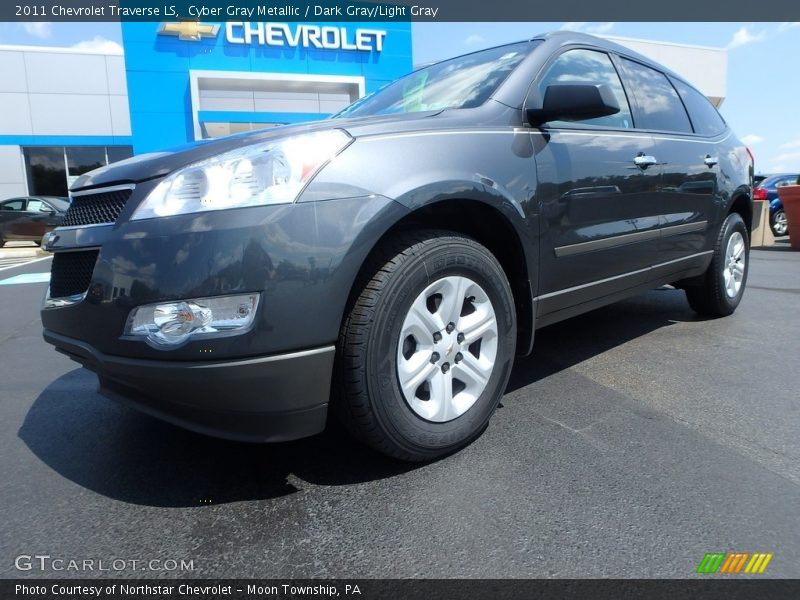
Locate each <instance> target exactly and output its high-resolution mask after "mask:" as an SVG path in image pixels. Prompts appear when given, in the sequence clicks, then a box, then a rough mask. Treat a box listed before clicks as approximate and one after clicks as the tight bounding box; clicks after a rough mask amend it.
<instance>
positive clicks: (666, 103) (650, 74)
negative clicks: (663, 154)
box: [622, 58, 692, 133]
mask: <svg viewBox="0 0 800 600" xmlns="http://www.w3.org/2000/svg"><path fill="white" fill-rule="evenodd" d="M622 65H623V78H624V79H625V80H626V83H627V86H626V87H627V88H628V91H629V92H632V95H633V98H634V100H635V102H634V114H633V120H634V123H635V124H636V128H637V129H653V130H656V131H674V132H677V133H692V125H691V123H690V122H689V115H687V114H686V109H684V108H683V102H681V99H680V97H679V96H678V92H676V91H675V88H674V87H672V84H671V83H670V82H669V79H667V77H666V76H665V75H664V74H663V73H661V72H660V71H656V70H655V69H651V68H650V67H646V66H644V65H642V64H639V63H637V62H634V61H632V60H628V59H626V58H623V59H622Z"/></svg>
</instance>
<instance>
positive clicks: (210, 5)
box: [0, 0, 800, 23]
mask: <svg viewBox="0 0 800 600" xmlns="http://www.w3.org/2000/svg"><path fill="white" fill-rule="evenodd" d="M192 6H195V7H204V8H205V9H206V10H207V13H206V14H205V16H202V15H201V16H197V15H196V14H195V15H192V14H190V7H192ZM316 7H319V8H326V9H329V10H328V11H327V12H326V14H322V15H320V14H317V13H319V12H320V11H319V10H315V8H316ZM353 7H355V8H360V9H370V11H371V12H368V13H365V12H364V11H358V10H356V11H354V10H353ZM122 9H124V10H122ZM242 9H253V10H254V12H253V13H252V16H250V17H243V15H242V12H241V10H242ZM259 9H261V11H262V14H261V15H259V14H258V10H259ZM270 9H271V10H272V12H269V11H270ZM331 9H333V10H331ZM123 13H124V14H123ZM175 19H199V20H204V21H217V22H219V21H226V20H233V21H270V22H293V21H294V22H298V21H320V22H348V21H356V22H370V21H373V22H384V23H385V22H392V21H401V22H402V21H419V22H433V21H439V22H490V21H491V22H517V21H539V22H542V21H673V22H686V21H718V22H722V21H761V22H767V21H797V20H800V9H798V4H797V2H794V1H792V0H759V1H758V2H755V1H753V0H726V1H725V2H698V1H697V0H669V1H668V2H663V1H662V2H658V1H656V2H636V1H634V0H494V1H492V2H488V1H487V0H396V1H395V2H386V1H385V0H353V1H348V0H162V1H161V2H154V1H153V0H3V1H2V2H0V21H8V22H30V21H53V22H69V21H165V20H175Z"/></svg>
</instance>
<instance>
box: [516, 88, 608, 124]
mask: <svg viewBox="0 0 800 600" xmlns="http://www.w3.org/2000/svg"><path fill="white" fill-rule="evenodd" d="M618 112H619V103H618V102H617V99H616V97H615V96H614V92H612V91H611V88H610V87H609V86H608V85H606V84H604V83H603V84H596V85H595V84H587V83H558V84H554V85H548V86H547V88H546V89H545V91H544V99H543V101H542V106H541V108H538V107H532V108H528V109H526V110H525V115H526V117H527V118H528V123H530V124H531V125H533V126H534V127H536V126H539V125H541V124H543V123H547V122H548V121H558V120H567V121H581V120H583V119H595V118H597V117H607V116H609V115H615V114H617V113H618Z"/></svg>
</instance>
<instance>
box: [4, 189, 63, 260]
mask: <svg viewBox="0 0 800 600" xmlns="http://www.w3.org/2000/svg"><path fill="white" fill-rule="evenodd" d="M68 208H69V198H61V197H58V196H22V197H19V198H9V199H8V200H3V201H1V202H0V248H2V247H3V245H4V244H5V243H6V242H8V241H12V240H15V241H26V242H36V243H37V244H41V243H42V238H44V236H45V234H46V233H47V232H48V231H51V230H52V229H54V228H56V227H58V225H60V224H61V221H62V220H63V219H64V215H65V214H66V212H67V209H68Z"/></svg>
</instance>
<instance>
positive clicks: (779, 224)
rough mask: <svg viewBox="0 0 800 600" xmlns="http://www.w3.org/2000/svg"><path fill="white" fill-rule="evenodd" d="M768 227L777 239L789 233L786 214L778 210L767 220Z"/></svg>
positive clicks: (780, 209)
mask: <svg viewBox="0 0 800 600" xmlns="http://www.w3.org/2000/svg"><path fill="white" fill-rule="evenodd" d="M769 226H770V228H771V229H772V233H774V234H775V235H776V236H777V237H781V236H784V235H786V234H788V233H789V225H788V222H787V220H786V212H785V211H784V210H783V209H782V208H779V209H778V210H776V211H775V212H774V213H772V216H771V217H770V219H769Z"/></svg>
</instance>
